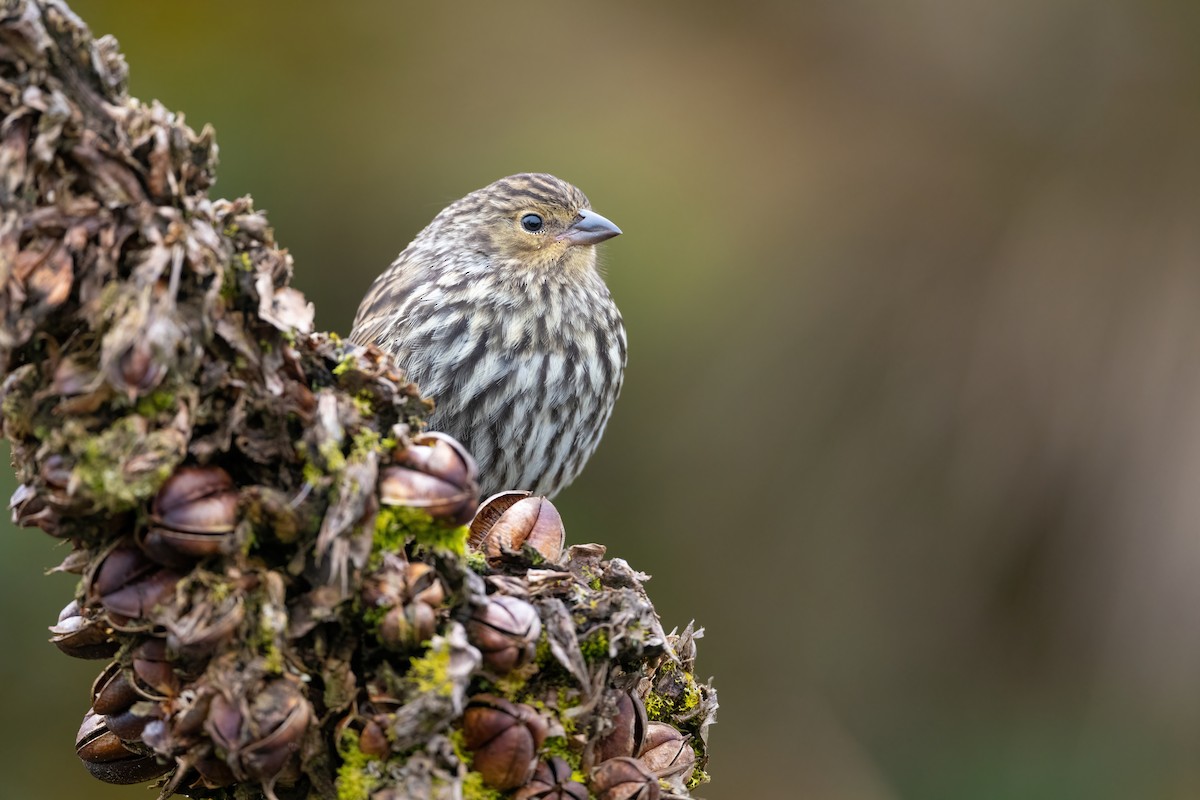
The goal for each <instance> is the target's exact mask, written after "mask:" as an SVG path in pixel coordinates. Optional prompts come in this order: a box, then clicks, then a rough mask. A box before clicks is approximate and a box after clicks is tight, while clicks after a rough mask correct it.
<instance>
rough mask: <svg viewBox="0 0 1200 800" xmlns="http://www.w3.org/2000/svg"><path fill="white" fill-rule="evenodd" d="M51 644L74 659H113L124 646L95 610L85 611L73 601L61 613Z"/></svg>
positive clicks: (53, 630) (54, 627)
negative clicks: (114, 636) (98, 617)
mask: <svg viewBox="0 0 1200 800" xmlns="http://www.w3.org/2000/svg"><path fill="white" fill-rule="evenodd" d="M50 633H51V634H52V636H51V637H50V641H51V642H52V643H53V644H54V646H55V647H57V648H58V649H59V650H62V651H63V652H64V653H66V654H67V655H69V656H73V657H75V658H87V659H93V658H110V657H111V656H113V655H114V654H115V653H116V652H117V650H118V649H120V647H121V644H120V642H118V641H117V640H116V639H114V638H113V630H112V628H110V627H109V626H108V625H107V624H106V623H105V622H104V620H102V619H97V614H96V612H95V611H94V610H85V609H84V608H82V607H81V606H80V605H79V601H78V600H72V601H71V602H70V603H68V604H67V606H66V607H65V608H64V609H63V610H62V611H61V612H59V615H58V624H56V625H54V626H53V627H52V628H50Z"/></svg>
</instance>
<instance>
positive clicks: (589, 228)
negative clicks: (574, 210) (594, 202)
mask: <svg viewBox="0 0 1200 800" xmlns="http://www.w3.org/2000/svg"><path fill="white" fill-rule="evenodd" d="M620 233H621V229H620V228H618V227H617V226H616V225H613V224H612V223H611V222H610V221H608V220H607V219H605V218H604V217H602V216H600V215H599V214H597V213H596V212H595V211H589V210H588V209H583V210H581V211H580V212H579V216H578V217H577V218H576V219H575V221H574V222H573V223H571V225H570V227H568V228H567V229H566V230H565V231H563V232H562V233H560V234H559V235H558V238H559V239H560V240H561V241H564V242H567V243H569V244H599V243H600V242H603V241H604V240H605V239H611V238H613V237H614V236H618V235H620Z"/></svg>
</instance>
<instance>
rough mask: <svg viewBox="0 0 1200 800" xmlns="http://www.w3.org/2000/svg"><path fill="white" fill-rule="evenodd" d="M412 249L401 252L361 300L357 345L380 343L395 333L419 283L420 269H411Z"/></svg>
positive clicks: (354, 332)
mask: <svg viewBox="0 0 1200 800" xmlns="http://www.w3.org/2000/svg"><path fill="white" fill-rule="evenodd" d="M407 253H408V251H407V250H406V251H405V252H403V253H401V254H400V255H399V256H398V257H397V258H396V260H395V261H393V262H392V265H391V266H390V267H388V268H387V269H386V270H384V271H383V273H382V274H380V276H379V277H378V278H376V279H375V282H374V283H373V284H371V288H370V289H368V290H367V293H366V295H364V296H363V299H362V302H361V303H359V306H358V313H357V314H355V316H354V326H353V327H352V328H351V329H350V337H349V338H350V341H352V342H354V343H356V344H379V345H382V343H383V340H384V339H385V338H386V337H387V336H388V334H390V333H392V332H394V329H395V327H396V325H397V324H398V323H399V322H400V320H401V318H402V316H401V315H400V313H399V312H400V310H401V308H402V307H403V306H405V305H406V304H407V302H406V301H407V300H408V298H409V294H410V292H411V291H412V287H413V284H414V283H415V277H416V276H415V273H416V272H417V270H416V269H413V268H410V264H409V259H408V258H407Z"/></svg>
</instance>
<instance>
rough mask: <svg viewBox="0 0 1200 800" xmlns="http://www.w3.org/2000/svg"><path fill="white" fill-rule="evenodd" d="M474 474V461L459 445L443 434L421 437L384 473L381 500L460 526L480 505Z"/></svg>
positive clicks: (423, 435)
mask: <svg viewBox="0 0 1200 800" xmlns="http://www.w3.org/2000/svg"><path fill="white" fill-rule="evenodd" d="M475 474H476V467H475V459H473V458H472V457H471V454H470V453H468V452H467V451H466V449H465V448H464V447H463V446H462V445H461V444H459V443H458V442H457V441H455V440H454V439H452V438H450V437H449V436H447V435H445V434H443V433H425V434H421V435H420V436H418V437H416V438H415V439H413V442H412V444H410V445H409V446H408V447H407V448H405V450H404V452H402V453H401V454H400V455H399V456H398V457H397V459H396V464H395V465H394V466H390V467H387V468H386V469H384V470H383V471H382V472H381V474H380V478H379V499H380V501H381V502H382V503H383V504H384V505H389V506H406V507H408V508H420V509H422V510H424V511H426V512H428V513H429V515H430V516H432V517H433V518H435V519H443V520H446V521H448V522H452V523H454V524H456V525H461V524H463V523H465V522H467V521H468V520H469V519H471V516H472V515H473V514H474V513H475V507H476V505H478V503H479V485H478V484H477V483H476V482H475Z"/></svg>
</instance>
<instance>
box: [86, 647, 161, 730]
mask: <svg viewBox="0 0 1200 800" xmlns="http://www.w3.org/2000/svg"><path fill="white" fill-rule="evenodd" d="M135 680H136V679H135V678H134V676H133V672H132V669H130V668H127V667H123V666H121V663H120V662H119V661H114V662H113V663H111V664H109V665H108V666H107V667H105V669H104V671H103V672H101V673H100V675H99V676H98V677H97V678H96V681H95V683H93V684H92V710H93V711H95V712H96V713H97V714H102V715H104V721H105V724H106V725H107V726H108V729H109V730H110V731H112V732H113V733H114V734H116V735H117V736H118V737H120V738H121V739H124V740H125V741H127V742H136V741H139V740H140V738H141V735H142V729H143V728H145V727H146V723H148V722H150V721H151V720H152V719H157V718H160V717H161V716H162V712H161V711H160V710H159V709H158V708H157V707H155V706H154V705H153V704H151V703H148V702H145V695H144V694H143V693H142V692H141V691H140V690H139V689H138V687H137V686H136V683H135ZM135 704H139V705H137V706H136V707H135Z"/></svg>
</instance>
